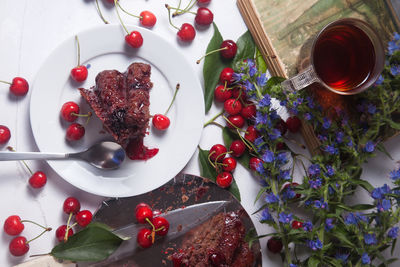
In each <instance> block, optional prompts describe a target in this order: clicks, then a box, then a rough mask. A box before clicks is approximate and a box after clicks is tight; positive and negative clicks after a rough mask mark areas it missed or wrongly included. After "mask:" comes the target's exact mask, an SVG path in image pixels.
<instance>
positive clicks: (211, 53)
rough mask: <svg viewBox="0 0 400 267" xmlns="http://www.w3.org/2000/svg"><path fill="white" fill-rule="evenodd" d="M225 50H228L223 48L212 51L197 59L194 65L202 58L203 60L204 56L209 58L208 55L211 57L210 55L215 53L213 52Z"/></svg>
mask: <svg viewBox="0 0 400 267" xmlns="http://www.w3.org/2000/svg"><path fill="white" fill-rule="evenodd" d="M226 49H228V47H227V46H225V47H223V48H219V49H215V50H213V51H210V52H208V53H206V54H205V55H204V56H202V57H201V58H199V59H198V60H197V61H196V64H200V62H201V60H202V59H203V58H205V57H206V56H209V55H211V54H213V53H215V52H219V51H222V50H226Z"/></svg>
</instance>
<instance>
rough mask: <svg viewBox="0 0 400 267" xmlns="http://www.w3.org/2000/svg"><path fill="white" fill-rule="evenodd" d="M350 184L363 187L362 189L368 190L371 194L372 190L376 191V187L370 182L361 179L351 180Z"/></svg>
mask: <svg viewBox="0 0 400 267" xmlns="http://www.w3.org/2000/svg"><path fill="white" fill-rule="evenodd" d="M350 182H351V183H353V184H356V185H359V186H361V187H362V188H364V189H365V190H367V191H368V192H370V193H371V192H372V190H374V187H373V186H372V185H371V184H370V183H369V182H368V181H365V180H361V179H350Z"/></svg>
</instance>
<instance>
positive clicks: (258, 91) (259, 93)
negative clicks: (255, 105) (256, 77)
mask: <svg viewBox="0 0 400 267" xmlns="http://www.w3.org/2000/svg"><path fill="white" fill-rule="evenodd" d="M254 87H255V88H256V91H257V96H258V98H259V99H262V98H263V95H262V93H261V91H260V88H259V87H258V85H257V84H254Z"/></svg>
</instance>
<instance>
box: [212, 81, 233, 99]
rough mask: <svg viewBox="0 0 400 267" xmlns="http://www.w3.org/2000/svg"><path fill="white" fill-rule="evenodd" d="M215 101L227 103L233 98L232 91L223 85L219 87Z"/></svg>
mask: <svg viewBox="0 0 400 267" xmlns="http://www.w3.org/2000/svg"><path fill="white" fill-rule="evenodd" d="M214 97H215V100H217V101H218V102H225V101H226V100H228V99H229V98H231V97H232V90H230V89H228V88H226V87H225V86H223V85H218V86H217V87H216V88H215V91H214Z"/></svg>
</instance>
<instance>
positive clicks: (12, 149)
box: [7, 146, 33, 175]
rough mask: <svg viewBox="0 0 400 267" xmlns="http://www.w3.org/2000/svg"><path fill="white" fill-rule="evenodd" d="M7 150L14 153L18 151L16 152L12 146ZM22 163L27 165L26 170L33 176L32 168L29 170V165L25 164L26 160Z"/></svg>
mask: <svg viewBox="0 0 400 267" xmlns="http://www.w3.org/2000/svg"><path fill="white" fill-rule="evenodd" d="M7 149H8V150H10V151H12V152H15V151H16V150H15V149H14V148H13V147H11V146H8V147H7ZM21 162H22V164H24V165H25V168H27V169H28V171H29V173H30V174H31V175H33V171H32V170H31V168H29V166H28V164H26V162H25V161H24V160H21Z"/></svg>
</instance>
